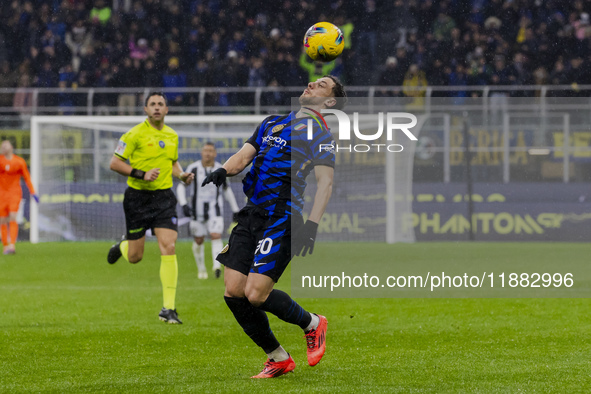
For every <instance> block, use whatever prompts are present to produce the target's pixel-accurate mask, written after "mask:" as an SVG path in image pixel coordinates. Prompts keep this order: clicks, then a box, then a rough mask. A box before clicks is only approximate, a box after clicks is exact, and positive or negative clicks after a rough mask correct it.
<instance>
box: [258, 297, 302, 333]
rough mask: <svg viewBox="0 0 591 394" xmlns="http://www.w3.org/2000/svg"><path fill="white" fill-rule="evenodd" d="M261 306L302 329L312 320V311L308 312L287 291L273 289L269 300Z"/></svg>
mask: <svg viewBox="0 0 591 394" xmlns="http://www.w3.org/2000/svg"><path fill="white" fill-rule="evenodd" d="M259 308H260V309H262V310H264V311H267V312H271V313H272V314H274V315H275V316H277V317H278V318H280V319H281V320H283V321H286V322H288V323H291V324H297V325H298V326H300V327H301V328H302V330H305V329H306V327H308V325H309V324H310V322H311V321H312V316H311V315H310V312H306V310H305V309H304V308H302V307H301V306H300V305H299V304H298V303H297V302H295V301H294V300H293V299H292V298H291V297H290V296H289V295H288V294H287V293H285V292H283V291H281V290H272V291H271V293H270V294H269V297H267V300H266V301H265V302H264V303H263V304H262V305H261V306H260V307H259Z"/></svg>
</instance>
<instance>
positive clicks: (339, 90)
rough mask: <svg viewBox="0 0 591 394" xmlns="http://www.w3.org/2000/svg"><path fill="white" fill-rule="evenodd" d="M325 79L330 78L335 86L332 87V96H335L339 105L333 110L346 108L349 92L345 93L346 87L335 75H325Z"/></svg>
mask: <svg viewBox="0 0 591 394" xmlns="http://www.w3.org/2000/svg"><path fill="white" fill-rule="evenodd" d="M323 78H330V79H332V81H333V82H334V86H333V87H332V94H333V95H334V98H335V99H336V100H337V103H336V104H335V105H334V106H333V108H334V109H343V108H345V105H346V104H347V92H346V91H345V85H343V83H342V82H341V80H340V79H338V78H337V77H335V76H334V75H325V76H324V77H323Z"/></svg>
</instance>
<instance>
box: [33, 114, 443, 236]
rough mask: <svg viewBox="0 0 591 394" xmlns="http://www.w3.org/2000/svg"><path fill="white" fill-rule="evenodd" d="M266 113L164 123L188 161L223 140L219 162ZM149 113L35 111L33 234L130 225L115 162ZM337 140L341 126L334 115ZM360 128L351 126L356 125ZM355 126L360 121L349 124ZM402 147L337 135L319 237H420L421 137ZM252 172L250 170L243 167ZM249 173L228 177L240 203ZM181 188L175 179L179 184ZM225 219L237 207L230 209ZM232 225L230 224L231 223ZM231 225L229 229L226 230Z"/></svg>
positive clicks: (438, 121) (116, 232) (183, 221)
mask: <svg viewBox="0 0 591 394" xmlns="http://www.w3.org/2000/svg"><path fill="white" fill-rule="evenodd" d="M264 118H265V116H258V115H256V116H255V115H228V116H167V117H166V124H167V125H169V126H170V127H172V128H173V129H174V130H175V131H177V133H178V134H179V162H180V164H181V165H182V167H183V168H186V167H187V166H188V165H189V164H190V163H192V162H193V161H195V160H198V159H200V158H201V157H200V151H201V147H202V146H203V145H204V144H205V143H206V142H209V141H211V142H213V143H214V144H215V145H216V148H217V152H218V156H217V159H216V160H218V161H220V162H222V163H223V162H224V161H226V160H227V159H228V158H229V157H230V156H231V155H232V154H234V153H235V152H237V151H238V150H239V149H240V148H241V147H242V145H243V144H244V142H245V141H246V140H247V139H248V138H249V137H250V136H251V135H252V133H253V132H254V130H255V128H256V127H257V125H258V124H259V123H260V122H261V121H262V120H263V119H264ZM144 120H145V117H131V116H130V117H123V116H122V117H99V116H89V117H83V116H80V117H78V116H35V117H33V118H32V120H31V176H32V179H33V183H34V184H35V186H36V187H37V190H39V193H40V196H41V203H40V204H38V205H37V204H32V205H31V211H30V220H31V232H30V237H31V241H32V242H46V241H65V240H70V241H89V240H115V239H118V238H119V237H120V236H121V235H122V234H124V232H125V218H124V213H123V204H122V202H123V193H124V191H125V188H126V180H127V179H126V178H125V177H123V176H121V175H119V174H116V173H115V172H113V171H111V170H110V169H109V162H110V160H111V157H112V155H113V152H114V150H115V147H116V145H117V141H118V140H119V138H120V137H121V135H122V134H123V133H125V132H127V131H128V130H129V129H130V128H131V127H133V126H135V125H136V124H138V123H141V122H142V121H144ZM327 120H328V122H329V126H330V127H331V131H332V132H333V134H334V137H335V141H337V143H339V142H338V131H337V130H338V127H336V125H335V124H334V119H333V120H332V121H331V120H330V119H329V118H327ZM418 123H419V125H417V127H415V128H413V132H414V133H415V134H417V135H418V131H419V130H420V128H421V127H424V128H425V129H426V130H428V129H429V128H430V127H431V128H433V127H435V128H441V125H442V124H443V119H442V118H438V117H437V116H432V117H425V116H419V117H418ZM352 127H353V125H352ZM359 127H360V128H361V129H363V130H364V133H366V134H370V133H371V130H373V132H374V133H375V130H376V129H377V127H378V122H377V118H371V119H370V118H368V117H362V119H361V120H360V123H359ZM351 130H353V128H352V129H351ZM382 142H383V143H387V144H401V145H403V146H404V149H405V151H404V152H399V153H390V154H388V153H387V152H385V151H384V149H386V148H385V147H384V148H383V149H382V150H381V151H375V149H374V150H372V151H369V152H363V150H365V148H364V147H362V146H361V145H362V144H368V143H369V142H368V141H362V140H359V139H358V138H356V139H355V138H354V139H352V140H351V141H350V142H349V143H347V144H346V145H355V147H354V148H350V149H348V148H347V147H346V146H344V144H342V143H340V146H339V147H338V149H337V150H338V151H337V152H336V169H335V181H334V185H333V193H332V198H331V201H330V202H329V204H328V207H327V210H326V213H325V215H324V217H323V219H322V222H321V223H320V226H319V240H327V241H364V242H385V241H387V242H413V241H414V229H413V224H412V219H411V218H412V174H413V157H414V155H415V149H414V147H415V144H414V143H408V142H409V140H408V139H407V137H406V136H404V135H402V134H396V135H395V137H394V139H393V140H391V141H385V140H384V141H382V140H379V141H375V142H374V143H382ZM244 173H245V172H243V174H244ZM243 174H241V175H239V176H236V177H233V178H229V184H230V186H231V187H232V189H233V191H234V194H235V195H236V198H237V201H238V205H239V206H240V207H243V206H244V204H245V198H244V193H243V192H242V184H241V180H242V178H243ZM307 182H308V188H307V190H306V197H305V199H306V205H305V208H304V210H305V212H309V211H310V209H311V206H312V203H313V199H314V193H315V190H316V187H315V177H314V173H312V174H310V176H309V177H308V179H307ZM174 190H175V192H176V184H175V188H174ZM178 213H179V236H180V237H188V236H189V232H188V226H187V223H188V218H184V217H183V214H182V212H181V210H180V208H179V209H178ZM224 213H225V216H226V217H225V223H226V224H229V223H231V210H230V209H229V207H226V209H224ZM225 231H226V230H225ZM227 236H228V233H226V235H225V238H227Z"/></svg>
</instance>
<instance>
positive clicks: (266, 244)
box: [254, 238, 273, 254]
mask: <svg viewBox="0 0 591 394" xmlns="http://www.w3.org/2000/svg"><path fill="white" fill-rule="evenodd" d="M272 247H273V240H272V239H271V238H265V239H261V240H260V241H259V244H258V245H257V249H256V250H255V251H254V254H258V253H259V251H260V252H261V254H267V253H269V252H270V251H271V248H272Z"/></svg>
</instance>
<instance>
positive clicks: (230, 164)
mask: <svg viewBox="0 0 591 394" xmlns="http://www.w3.org/2000/svg"><path fill="white" fill-rule="evenodd" d="M256 154H257V150H256V148H255V147H254V146H252V145H251V144H249V143H248V142H247V143H246V144H244V146H243V147H242V148H241V149H240V150H239V151H238V152H236V153H234V154H233V155H232V156H231V157H230V158H229V159H228V161H226V162H225V163H224V165H223V166H222V168H218V169H217V170H215V171H214V172H212V173H211V174H209V175H208V176H207V177H206V178H205V179H204V180H203V183H202V184H201V186H205V185H207V184H208V183H212V182H213V184H214V185H216V186H217V187H220V186H221V185H222V184H223V183H224V182H225V181H226V177H227V176H234V175H237V174H240V173H241V172H242V170H244V169H245V168H246V166H248V165H249V164H250V163H251V162H252V159H254V157H255V156H256Z"/></svg>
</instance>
